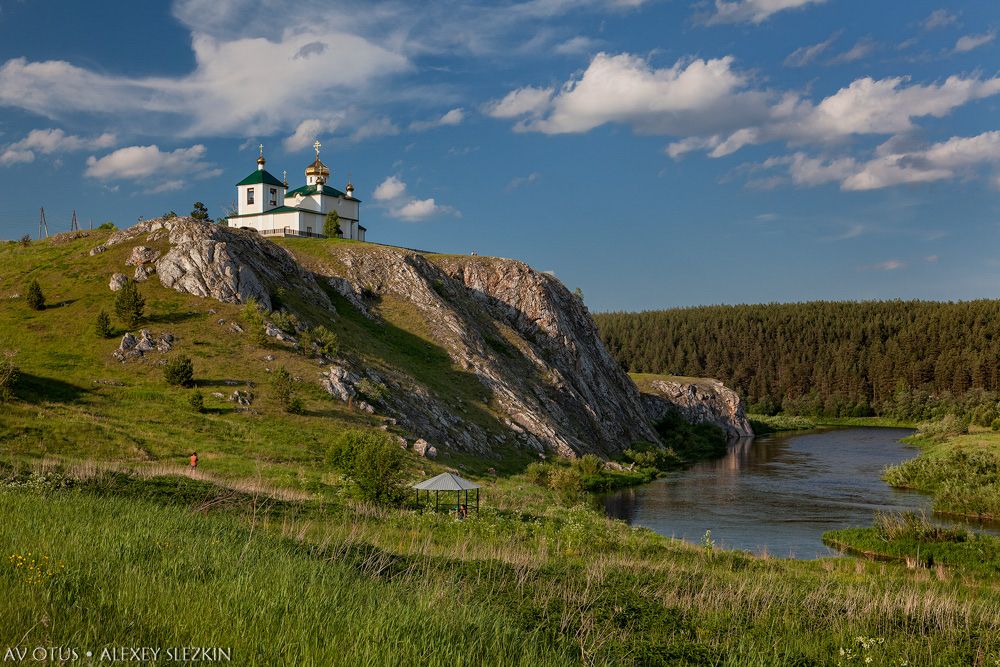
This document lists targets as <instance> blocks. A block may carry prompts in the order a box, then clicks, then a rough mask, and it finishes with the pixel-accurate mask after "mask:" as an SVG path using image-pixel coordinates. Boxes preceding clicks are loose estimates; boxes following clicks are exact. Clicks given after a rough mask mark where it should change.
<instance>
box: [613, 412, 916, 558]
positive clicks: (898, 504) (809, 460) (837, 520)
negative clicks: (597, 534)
mask: <svg viewBox="0 0 1000 667" xmlns="http://www.w3.org/2000/svg"><path fill="white" fill-rule="evenodd" d="M911 433H912V431H910V430H907V429H894V428H837V429H830V430H822V431H808V432H801V431H800V432H789V433H777V434H773V435H768V436H763V437H760V438H756V439H752V438H746V439H744V440H742V441H739V442H737V443H735V444H734V445H733V446H731V448H730V451H729V453H728V454H727V455H726V456H725V457H723V458H721V459H717V460H714V461H705V462H702V463H698V464H696V465H694V466H692V467H690V468H687V469H685V470H681V471H678V472H673V473H670V474H668V475H667V476H666V477H663V478H661V479H658V480H656V481H654V482H652V483H650V484H646V485H644V486H641V487H634V488H630V489H626V490H623V491H620V492H616V493H613V494H609V495H607V496H605V498H604V505H605V511H606V512H607V513H608V515H609V516H612V517H615V518H618V519H624V520H625V521H627V522H629V523H630V524H632V525H635V526H644V527H646V528H650V529H652V530H654V531H656V532H657V533H660V534H661V535H666V536H668V537H677V538H681V539H684V540H687V541H689V542H693V543H697V544H700V543H701V542H702V540H703V537H704V535H705V531H707V530H711V531H712V535H711V537H712V540H714V542H715V544H716V546H717V547H721V548H726V549H741V550H746V551H752V552H754V553H758V554H760V553H763V552H765V551H766V552H767V553H769V554H771V555H772V556H777V557H793V558H816V557H821V556H829V555H831V554H833V553H835V552H833V551H832V550H830V549H829V548H827V547H826V546H825V545H824V544H823V542H822V539H821V537H822V535H823V533H824V532H825V531H828V530H835V529H838V528H848V527H863V526H870V525H871V523H872V517H873V515H874V513H875V512H878V511H882V512H905V511H918V512H919V511H921V510H923V511H926V512H927V514H928V515H930V508H931V499H930V498H929V497H928V496H925V495H923V494H920V493H915V492H909V491H899V490H896V489H893V488H892V487H890V486H889V485H888V484H886V483H885V482H883V481H882V480H881V475H882V471H883V469H884V468H885V466H887V465H891V464H895V463H899V462H901V461H905V460H906V459H910V458H913V457H914V456H916V455H917V453H918V452H917V450H916V449H915V448H913V447H910V446H907V445H904V444H903V443H901V442H899V440H900V438H904V437H906V436H907V435H910V434H911Z"/></svg>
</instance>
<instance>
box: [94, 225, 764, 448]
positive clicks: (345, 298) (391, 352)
mask: <svg viewBox="0 0 1000 667" xmlns="http://www.w3.org/2000/svg"><path fill="white" fill-rule="evenodd" d="M119 244H132V245H133V249H132V252H131V254H130V255H129V260H128V262H127V263H128V264H129V265H131V266H135V271H136V279H150V280H151V279H153V277H154V274H155V276H156V277H157V278H158V279H159V281H160V282H161V283H162V284H163V285H164V286H165V287H168V288H172V289H175V290H178V291H182V292H187V293H190V294H194V295H197V296H201V297H207V298H211V299H217V300H219V301H222V302H226V303H244V302H246V300H247V299H249V298H251V297H252V298H254V299H256V300H257V301H258V302H259V303H260V304H262V305H263V306H265V308H267V309H271V308H277V307H283V308H288V309H291V310H293V311H294V310H295V307H294V306H292V305H289V304H291V303H297V304H301V305H302V307H303V308H305V310H304V311H302V312H299V313H296V314H298V315H299V316H300V317H302V318H303V319H304V320H305V321H309V320H316V318H320V320H322V322H314V323H323V324H324V325H326V324H329V326H331V327H332V328H334V329H335V330H337V331H338V332H339V333H338V335H340V336H341V338H342V340H341V342H342V344H341V346H340V352H339V353H338V354H337V355H336V357H335V358H329V359H324V360H323V366H322V368H321V369H320V370H319V371H318V372H317V375H316V377H315V378H312V379H311V381H314V382H317V383H318V384H320V385H321V386H323V387H324V388H325V389H326V390H327V391H328V392H329V393H330V394H331V396H333V397H334V398H336V399H339V400H344V401H349V402H351V403H352V404H353V405H354V406H355V407H357V408H358V409H360V410H363V411H365V412H370V413H374V414H376V415H377V416H379V415H380V416H381V417H383V418H384V419H385V420H386V423H387V424H389V425H395V427H396V428H398V429H399V430H401V431H402V432H404V433H406V434H408V435H410V436H411V437H418V438H423V439H425V440H426V441H429V443H430V445H433V446H436V447H438V448H444V449H446V450H447V449H451V450H453V451H454V450H458V451H466V452H474V453H477V454H482V455H492V454H495V453H496V452H497V451H499V450H501V449H503V448H510V447H515V448H519V449H522V450H526V451H536V452H538V453H541V454H544V453H555V454H559V455H563V456H570V457H572V456H579V455H582V454H585V453H596V454H599V455H601V456H604V457H610V456H614V455H616V454H618V453H620V452H622V451H623V450H624V449H626V448H628V447H629V446H630V445H632V444H633V443H635V442H636V441H640V440H644V441H653V442H655V441H656V439H657V437H656V434H655V432H654V431H653V430H652V429H651V427H650V425H649V423H650V419H649V410H650V406H651V405H653V404H652V403H651V402H650V401H651V400H652V399H649V398H648V397H647V399H646V402H645V404H644V401H643V399H642V398H641V397H640V394H639V391H638V389H637V387H636V385H635V384H634V383H633V382H632V381H631V379H630V378H629V377H628V376H627V375H626V374H625V373H624V372H623V371H622V370H621V369H620V368H619V366H618V365H617V364H616V363H615V361H614V360H613V359H612V358H611V356H610V355H609V353H608V352H607V350H606V349H605V347H604V345H603V344H602V342H601V339H600V336H599V334H598V331H597V329H596V327H595V325H594V323H593V321H592V319H591V317H590V315H589V313H588V312H587V309H586V307H585V306H584V304H583V303H582V302H581V301H580V299H578V298H577V297H576V296H574V295H573V294H571V293H570V292H569V291H568V290H567V289H566V288H565V287H564V286H563V285H562V283H560V282H559V281H558V280H556V279H555V278H553V277H552V276H550V275H547V274H544V273H540V272H538V271H534V270H533V269H531V268H530V267H528V266H527V265H525V264H523V263H521V262H518V261H514V260H507V259H498V258H491V257H478V256H451V255H435V254H427V253H420V252H415V251H411V250H406V249H402V248H395V247H389V246H379V245H374V244H361V243H348V242H336V241H332V242H331V241H322V240H305V239H297V240H295V241H294V242H291V241H281V240H279V241H278V242H272V241H269V240H267V239H264V238H262V237H260V236H259V235H257V234H256V233H255V232H251V231H245V230H236V229H229V228H226V227H219V226H216V225H213V224H210V223H205V222H200V221H196V220H193V219H191V218H172V219H156V220H149V221H145V222H142V223H140V224H138V225H136V226H134V227H132V228H130V229H128V230H124V231H121V232H117V233H115V234H114V235H112V236H111V237H110V238H109V239H108V240H107V241H106V242H105V244H103V245H102V246H98V247H96V248H94V249H93V250H92V251H91V253H92V254H95V253H100V252H103V251H105V250H107V249H108V248H109V247H111V246H115V245H119ZM116 275H117V274H116ZM121 279H123V277H122V276H118V280H119V282H120V280H121ZM115 283H116V281H115V279H112V288H114V286H115ZM289 293H294V296H295V298H294V299H288V298H285V297H287V295H288V294H289ZM279 294H281V295H284V297H282V298H277V299H276V296H277V295H279ZM338 309H339V311H340V312H339V314H338ZM352 313H353V314H352ZM338 323H339V324H338ZM366 327H367V328H366ZM366 331H367V332H368V333H367V334H365V333H364V332H366ZM269 332H272V333H271V335H273V336H274V337H275V338H276V339H277V340H276V341H275V344H276V345H279V344H280V345H285V346H296V345H298V341H297V340H296V338H295V336H294V335H280V334H278V333H275V332H277V329H276V328H275V327H271V328H269ZM366 335H367V336H369V338H368V339H366V338H365V336H366ZM376 339H378V343H377V344H376V342H375V341H376ZM387 346H389V347H387ZM305 379H306V380H310V379H309V378H305ZM723 389H724V388H723ZM664 391H666V390H664ZM727 391H728V390H727ZM730 394H731V392H730ZM721 396H725V397H724V398H720V397H721ZM733 396H735V395H733ZM664 400H666V399H664ZM670 400H673V401H674V402H675V403H684V404H685V405H686V406H687V407H686V410H687V412H685V414H690V415H691V416H692V418H693V419H702V418H703V417H705V415H708V414H715V413H716V411H718V414H722V413H723V412H724V411H725V408H723V405H724V404H725V402H726V401H727V400H736V401H738V398H735V399H731V397H730V396H729V395H724V394H723V393H721V392H716V393H715V394H714V395H706V394H704V393H697V392H695V393H693V394H691V395H690V396H688V397H687V398H683V399H681V398H674V399H670ZM701 402H704V403H705V405H700V403H701ZM709 406H711V407H709ZM717 408H718V410H717ZM734 410H735V408H734ZM653 412H654V413H655V407H654V408H653ZM743 421H744V422H745V419H744V420H743ZM736 428H737V430H739V429H740V428H741V426H740V425H737V426H736ZM747 428H748V426H747Z"/></svg>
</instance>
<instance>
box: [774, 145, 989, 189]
mask: <svg viewBox="0 0 1000 667" xmlns="http://www.w3.org/2000/svg"><path fill="white" fill-rule="evenodd" d="M902 143H904V142H899V141H888V142H886V143H884V144H882V145H881V146H879V147H878V148H877V149H876V150H875V152H874V154H873V155H872V157H870V158H869V159H867V160H858V159H856V158H854V157H849V156H848V157H839V158H824V157H816V156H810V155H807V154H805V153H802V152H798V153H795V154H793V155H789V156H784V157H777V158H771V159H769V160H767V161H765V162H764V163H762V164H760V165H757V167H758V168H759V169H773V168H778V167H786V168H787V170H788V175H789V177H790V178H791V181H792V183H794V184H796V185H800V186H816V185H822V184H824V183H839V184H840V188H841V189H842V190H852V191H863V190H879V189H883V188H888V187H892V186H896V185H903V184H912V183H931V182H935V181H944V180H951V179H954V178H959V177H963V176H966V175H974V174H975V173H976V170H977V169H978V168H981V167H984V166H995V165H1000V131H993V132H984V133H982V134H979V135H976V136H972V137H952V138H950V139H948V140H946V141H942V142H938V143H935V144H931V145H929V146H923V147H912V148H909V149H904V148H902V147H901V144H902Z"/></svg>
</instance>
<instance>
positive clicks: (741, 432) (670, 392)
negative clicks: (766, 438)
mask: <svg viewBox="0 0 1000 667" xmlns="http://www.w3.org/2000/svg"><path fill="white" fill-rule="evenodd" d="M642 399H643V404H644V405H645V406H646V410H647V412H648V414H649V418H650V419H651V420H653V421H656V420H658V419H661V418H662V417H663V416H664V415H665V414H666V412H667V411H668V410H677V411H678V412H679V413H680V414H681V416H682V417H684V419H685V420H687V421H689V422H691V423H692V424H715V425H716V426H718V427H719V428H721V429H722V430H723V431H725V432H726V435H727V436H728V437H730V438H743V437H748V436H752V435H753V428H752V427H751V426H750V420H748V419H747V416H746V412H745V409H744V406H743V399H742V398H740V396H739V394H737V393H736V392H735V391H733V390H732V389H730V388H728V387H727V386H726V385H724V384H722V383H721V382H719V381H718V380H707V379H706V380H700V381H697V382H680V381H674V380H654V381H653V382H652V383H650V385H649V392H648V393H644V394H643V395H642Z"/></svg>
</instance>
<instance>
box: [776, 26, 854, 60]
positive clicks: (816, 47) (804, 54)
mask: <svg viewBox="0 0 1000 667" xmlns="http://www.w3.org/2000/svg"><path fill="white" fill-rule="evenodd" d="M841 33H843V30H838V31H837V32H835V33H833V34H832V35H830V37H829V38H828V39H827V40H826V41H823V42H820V43H819V44H813V45H811V46H802V47H799V48H797V49H795V50H794V51H792V52H791V53H789V54H788V57H786V58H785V65H786V66H788V67H805V66H806V65H808V64H810V63H812V62H813V61H814V60H816V59H817V58H819V57H820V56H821V55H823V54H824V53H825V52H826V51H827V50H828V49H829V48H830V47H831V46H833V43H834V42H836V41H837V40H838V39H839V38H840V35H841Z"/></svg>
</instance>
